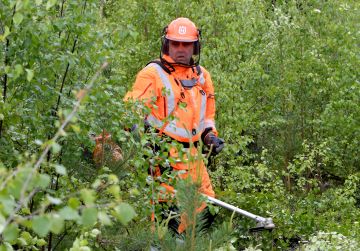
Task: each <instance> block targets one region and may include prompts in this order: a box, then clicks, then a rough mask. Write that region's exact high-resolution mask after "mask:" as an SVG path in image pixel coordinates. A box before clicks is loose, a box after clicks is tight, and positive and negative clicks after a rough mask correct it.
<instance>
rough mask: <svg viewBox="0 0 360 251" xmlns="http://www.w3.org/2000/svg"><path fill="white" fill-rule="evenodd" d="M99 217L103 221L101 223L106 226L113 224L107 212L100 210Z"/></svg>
mask: <svg viewBox="0 0 360 251" xmlns="http://www.w3.org/2000/svg"><path fill="white" fill-rule="evenodd" d="M98 218H99V220H100V222H101V224H103V225H105V226H110V225H111V224H112V222H111V220H110V217H109V216H108V215H107V214H106V212H99V213H98Z"/></svg>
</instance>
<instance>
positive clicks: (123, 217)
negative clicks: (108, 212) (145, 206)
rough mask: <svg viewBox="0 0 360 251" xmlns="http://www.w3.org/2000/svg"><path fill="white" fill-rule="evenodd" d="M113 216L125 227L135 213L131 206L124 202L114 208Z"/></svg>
mask: <svg viewBox="0 0 360 251" xmlns="http://www.w3.org/2000/svg"><path fill="white" fill-rule="evenodd" d="M114 210H115V212H114V216H115V217H116V218H117V219H118V220H119V221H120V222H121V223H122V224H123V225H127V224H128V223H129V221H131V220H132V219H133V218H134V217H135V216H136V213H135V211H134V209H133V208H132V206H130V205H129V204H127V203H125V202H121V203H120V204H119V205H118V206H116V207H115V208H114Z"/></svg>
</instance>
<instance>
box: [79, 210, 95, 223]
mask: <svg viewBox="0 0 360 251" xmlns="http://www.w3.org/2000/svg"><path fill="white" fill-rule="evenodd" d="M96 220H97V209H96V208H95V207H90V208H85V209H84V210H83V211H82V215H81V222H82V224H83V225H84V226H86V227H90V226H92V225H94V224H95V222H96Z"/></svg>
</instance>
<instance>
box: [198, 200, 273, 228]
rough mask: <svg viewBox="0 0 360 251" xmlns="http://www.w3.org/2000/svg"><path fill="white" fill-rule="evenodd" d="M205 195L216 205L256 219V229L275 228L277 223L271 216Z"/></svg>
mask: <svg viewBox="0 0 360 251" xmlns="http://www.w3.org/2000/svg"><path fill="white" fill-rule="evenodd" d="M204 196H206V197H207V199H208V200H209V201H210V202H212V203H214V204H215V205H218V206H221V207H223V208H226V209H229V210H231V211H235V212H236V213H238V214H241V215H243V216H246V217H248V218H250V219H253V220H255V221H256V222H257V224H256V231H259V230H263V229H266V230H272V229H273V228H275V224H274V223H273V221H272V219H271V218H264V217H261V216H258V215H255V214H252V213H250V212H248V211H245V210H243V209H240V208H238V207H235V206H233V205H230V204H228V203H226V202H223V201H221V200H218V199H215V198H213V197H210V196H207V195H204Z"/></svg>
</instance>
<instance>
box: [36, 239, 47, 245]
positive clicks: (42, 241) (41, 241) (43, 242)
mask: <svg viewBox="0 0 360 251" xmlns="http://www.w3.org/2000/svg"><path fill="white" fill-rule="evenodd" d="M46 243H47V242H46V241H45V240H44V239H38V240H36V245H37V246H39V247H42V246H45V245H46Z"/></svg>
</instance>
